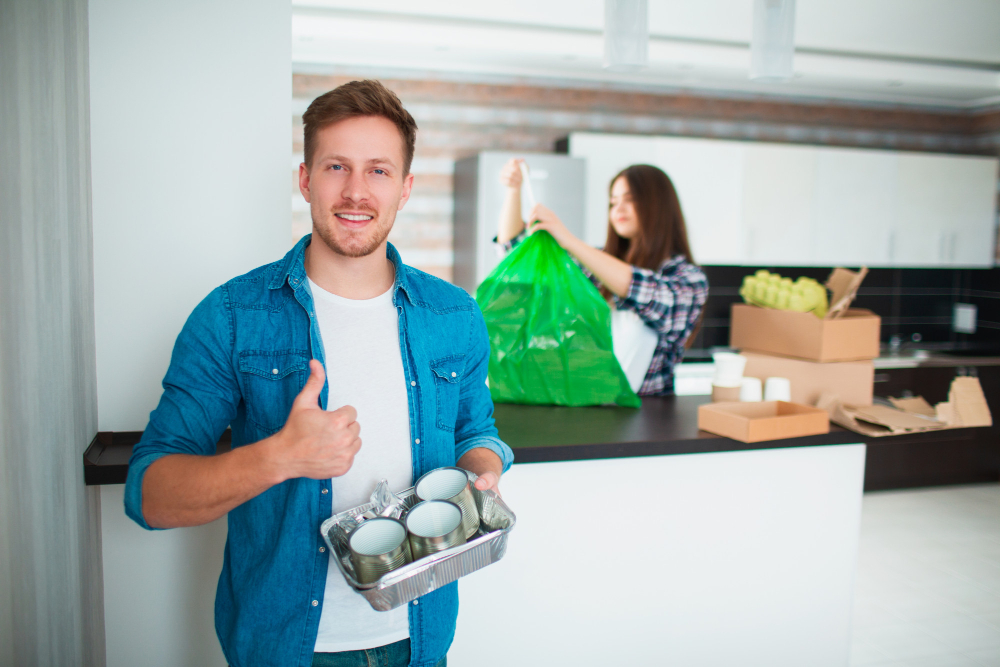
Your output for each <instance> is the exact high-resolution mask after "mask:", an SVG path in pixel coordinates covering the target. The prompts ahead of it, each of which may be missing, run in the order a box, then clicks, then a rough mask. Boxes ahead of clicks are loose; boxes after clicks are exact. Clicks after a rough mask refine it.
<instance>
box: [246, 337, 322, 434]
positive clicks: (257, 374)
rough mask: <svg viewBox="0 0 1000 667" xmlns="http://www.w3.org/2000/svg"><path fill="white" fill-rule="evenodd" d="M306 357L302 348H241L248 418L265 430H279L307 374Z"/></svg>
mask: <svg viewBox="0 0 1000 667" xmlns="http://www.w3.org/2000/svg"><path fill="white" fill-rule="evenodd" d="M309 359H310V355H309V353H308V352H305V351H301V350H283V351H278V352H267V351H262V350H247V351H245V352H240V374H241V376H242V379H243V401H244V403H245V404H246V408H247V419H248V420H250V421H252V422H253V423H254V424H256V425H257V426H258V427H259V428H261V429H263V430H264V431H266V432H268V433H275V432H277V431H279V430H280V429H281V427H282V426H284V425H285V421H286V420H287V419H288V413H289V411H290V410H291V409H292V402H293V401H294V400H295V397H296V396H298V394H299V392H300V391H302V387H303V386H304V385H305V383H306V380H307V379H308V378H309Z"/></svg>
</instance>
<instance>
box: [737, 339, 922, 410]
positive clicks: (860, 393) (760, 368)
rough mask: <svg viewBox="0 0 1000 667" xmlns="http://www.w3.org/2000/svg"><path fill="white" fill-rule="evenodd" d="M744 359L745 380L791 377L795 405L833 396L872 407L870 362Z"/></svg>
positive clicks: (769, 357) (751, 354)
mask: <svg viewBox="0 0 1000 667" xmlns="http://www.w3.org/2000/svg"><path fill="white" fill-rule="evenodd" d="M743 356H744V357H746V359H747V364H746V367H745V368H744V369H743V376H744V377H755V378H760V379H761V381H762V382H763V381H765V380H766V379H767V378H769V377H783V378H788V380H789V383H790V384H791V387H792V394H791V398H792V401H793V402H795V403H802V404H804V405H816V401H818V400H819V397H820V396H822V395H823V394H824V393H831V394H836V395H837V396H838V397H839V398H840V400H841V401H842V402H843V403H844V405H848V406H852V407H856V406H863V405H871V404H872V391H873V387H874V386H875V385H874V383H875V364H874V363H873V362H871V361H869V360H865V361H835V362H830V363H825V364H824V363H820V362H816V361H805V360H803V359H790V358H788V357H776V356H773V355H769V354H757V353H754V352H744V353H743ZM929 407H930V406H928V408H929ZM932 412H933V410H932Z"/></svg>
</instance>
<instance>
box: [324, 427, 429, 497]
mask: <svg viewBox="0 0 1000 667" xmlns="http://www.w3.org/2000/svg"><path fill="white" fill-rule="evenodd" d="M417 442H420V441H419V440H418V441H417ZM320 493H322V494H323V495H326V494H327V493H329V490H328V489H323V490H322V491H320Z"/></svg>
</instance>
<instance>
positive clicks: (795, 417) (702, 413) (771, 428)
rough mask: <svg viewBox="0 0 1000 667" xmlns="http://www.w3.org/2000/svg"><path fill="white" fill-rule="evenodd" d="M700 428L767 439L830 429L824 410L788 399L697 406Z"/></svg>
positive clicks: (734, 436)
mask: <svg viewBox="0 0 1000 667" xmlns="http://www.w3.org/2000/svg"><path fill="white" fill-rule="evenodd" d="M698 428H700V429H701V430H703V431H708V432H709V433H715V434H716V435H721V436H725V437H727V438H732V439H733V440H739V441H740V442H764V441H766V440H781V439H784V438H798V437H801V436H805V435H816V434H819V433H829V432H830V419H829V416H828V415H827V413H826V411H825V410H820V409H818V408H813V407H810V406H808V405H800V404H798V403H788V402H785V401H763V402H755V403H709V404H705V405H701V406H698Z"/></svg>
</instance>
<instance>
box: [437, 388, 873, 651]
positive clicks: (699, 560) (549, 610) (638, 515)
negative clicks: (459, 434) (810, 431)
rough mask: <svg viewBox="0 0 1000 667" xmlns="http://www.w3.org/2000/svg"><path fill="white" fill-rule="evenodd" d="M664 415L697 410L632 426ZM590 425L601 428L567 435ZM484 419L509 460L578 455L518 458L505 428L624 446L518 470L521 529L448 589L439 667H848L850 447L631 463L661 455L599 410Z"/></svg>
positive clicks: (665, 445) (807, 441)
mask: <svg viewBox="0 0 1000 667" xmlns="http://www.w3.org/2000/svg"><path fill="white" fill-rule="evenodd" d="M675 401H678V402H683V403H688V402H690V403H692V405H695V403H696V401H698V399H695V398H694V397H681V398H678V399H656V400H654V401H651V400H650V399H646V401H645V402H644V407H643V411H648V410H656V409H666V410H670V411H672V412H673V411H675V408H676V404H675ZM588 410H590V411H594V410H598V411H602V410H604V411H605V412H604V413H596V418H597V422H598V423H595V424H590V425H588V424H584V423H579V422H580V420H581V419H583V420H586V419H587V411H588ZM552 411H555V412H552ZM497 412H498V415H497V419H498V424H500V426H501V436H503V437H505V438H507V439H508V440H509V441H511V444H512V445H514V446H515V454H516V455H518V456H519V457H520V459H521V460H522V461H524V460H526V459H531V458H553V457H557V456H558V455H559V452H560V449H565V450H566V456H567V457H571V456H581V455H583V453H584V452H585V451H586V450H587V446H586V445H585V444H582V443H575V444H569V443H568V444H566V445H564V446H563V447H562V448H560V447H550V446H530V445H526V446H525V447H524V448H519V447H517V445H518V444H519V443H518V442H517V440H516V437H517V435H518V431H517V429H513V428H507V429H505V428H504V426H505V425H507V424H513V422H511V421H510V419H511V418H512V417H513V413H520V414H521V416H522V417H526V419H519V420H518V422H517V423H518V424H519V425H520V426H519V428H520V429H522V433H523V432H524V431H523V429H527V428H531V425H532V424H535V425H536V426H537V425H538V424H547V425H548V428H551V429H553V430H555V429H558V428H559V422H560V421H562V420H564V419H565V420H566V421H565V422H564V423H563V426H566V425H567V424H569V423H571V422H577V423H576V425H574V426H573V427H571V430H572V431H573V432H572V433H568V434H566V433H564V435H563V438H562V441H563V442H566V441H568V440H569V441H571V440H573V439H574V438H575V439H577V440H581V439H582V440H586V439H590V440H593V441H600V440H601V439H602V435H607V434H608V433H609V432H611V431H613V430H614V429H615V428H616V427H617V428H619V430H621V431H622V434H623V440H624V441H625V442H622V443H617V444H618V445H619V446H620V447H622V448H623V449H621V450H620V453H621V455H620V456H618V457H614V458H596V459H589V460H552V461H548V462H538V463H518V464H516V465H515V466H514V467H513V468H512V469H511V471H510V472H508V473H507V474H506V475H505V476H504V479H503V481H502V491H503V494H504V499H505V501H507V503H508V504H509V505H510V507H511V508H512V509H513V510H514V512H515V513H516V514H517V526H516V527H515V529H514V530H513V532H512V533H511V536H510V541H509V545H508V551H507V554H506V555H505V557H504V559H503V560H502V561H500V562H499V563H497V564H495V565H492V566H490V567H488V568H485V569H484V570H481V571H479V572H476V573H474V574H472V575H470V576H468V577H466V578H465V579H462V580H461V582H460V600H461V602H460V605H461V607H460V614H459V626H458V631H457V634H456V639H455V643H454V645H453V648H452V650H451V653H450V654H449V656H448V664H449V665H450V666H452V667H466V666H469V667H471V666H473V665H476V666H478V667H491V666H497V667H500V666H504V667H506V666H509V665H574V666H585V665H594V666H595V667H596V666H598V665H600V666H606V665H683V666H685V667H692V666H706V667H707V666H716V665H718V666H720V667H722V666H725V667H729V666H732V665H740V666H751V665H760V666H762V667H763V666H767V667H783V666H787V667H802V666H803V665H809V666H810V667H825V666H830V667H833V666H838V667H844V666H846V665H847V664H848V656H849V651H850V632H851V609H852V595H853V588H854V572H855V564H856V557H857V547H858V533H859V523H860V515H861V496H862V487H863V480H864V466H865V445H864V444H852V443H851V440H852V438H855V437H856V436H853V435H852V434H849V433H844V432H840V433H839V434H831V435H827V436H813V437H812V438H798V439H795V440H791V441H779V442H775V443H757V444H755V445H745V444H743V443H737V442H735V441H732V440H726V439H724V438H715V437H714V436H708V434H704V433H701V434H700V437H695V439H694V440H691V439H678V440H677V441H675V443H674V444H675V445H676V446H675V447H674V449H675V450H676V451H678V452H683V451H690V450H697V449H702V450H707V449H716V450H718V449H719V448H720V447H725V443H730V444H731V445H732V447H733V450H732V451H703V452H702V453H673V454H670V453H664V454H660V455H645V456H630V455H629V453H630V452H629V451H628V450H630V449H631V450H645V451H648V450H653V449H657V448H659V449H661V450H663V451H669V450H670V449H671V443H670V442H669V441H668V440H665V439H664V440H663V441H661V442H656V441H655V440H653V439H652V438H655V435H656V434H655V432H648V433H645V432H644V431H656V430H657V428H656V420H648V419H643V416H640V415H638V414H635V413H631V414H630V413H629V412H627V411H622V410H620V409H609V410H606V409H603V408H590V409H586V408H584V409H581V408H529V407H523V406H498V409H497ZM681 412H683V411H681ZM553 415H554V416H553ZM675 416H677V417H679V418H681V419H684V416H683V415H681V414H677V415H675ZM618 418H621V421H620V422H617V423H616V420H617V419H618ZM505 430H506V431H507V433H505ZM563 430H564V431H565V429H563ZM659 430H661V431H662V430H664V429H662V428H661V429H659ZM588 433H589V434H590V436H589V437H588V435H587V434H588ZM671 435H673V436H679V435H680V433H679V432H677V431H675V432H674V433H673V434H669V433H663V436H665V437H669V436H671ZM691 435H692V436H695V435H696V434H695V433H692V434H691ZM647 436H649V439H647ZM546 437H547V436H545V435H544V434H535V435H533V436H531V440H532V441H533V442H534V443H539V442H542V441H544V440H546ZM551 437H553V438H555V440H554V442H557V441H559V437H558V436H557V435H552V436H551ZM838 437H839V441H840V443H844V444H839V443H838V444H829V443H832V442H836V441H837V440H838ZM605 439H606V438H605ZM793 443H795V444H794V445H793ZM613 445H614V443H605V446H604V447H603V450H604V451H603V454H610V453H613V452H612V451H609V450H608V448H609V447H612V446H613ZM789 445H793V446H789ZM749 448H753V449H749ZM601 450H602V447H601V446H599V445H593V446H591V447H590V452H591V453H600V452H601ZM539 452H541V455H539Z"/></svg>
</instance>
